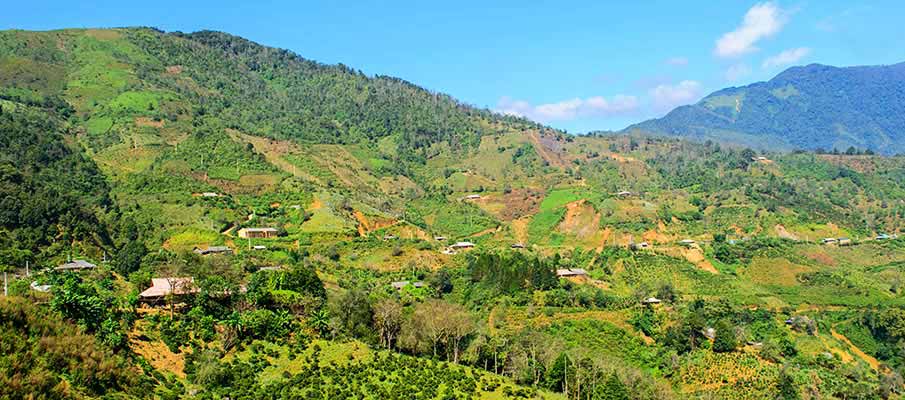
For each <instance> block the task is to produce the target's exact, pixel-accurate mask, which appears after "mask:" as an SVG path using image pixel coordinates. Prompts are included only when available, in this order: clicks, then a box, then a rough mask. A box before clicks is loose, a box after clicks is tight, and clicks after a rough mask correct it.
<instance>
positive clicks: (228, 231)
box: [220, 222, 237, 236]
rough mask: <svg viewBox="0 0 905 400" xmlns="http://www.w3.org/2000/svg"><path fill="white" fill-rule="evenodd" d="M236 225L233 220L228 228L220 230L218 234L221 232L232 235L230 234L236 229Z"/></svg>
mask: <svg viewBox="0 0 905 400" xmlns="http://www.w3.org/2000/svg"><path fill="white" fill-rule="evenodd" d="M236 225H237V223H236V222H233V224H232V225H230V226H229V228H226V229H225V230H223V232H220V234H221V235H226V236H232V235H233V230H234V229H236Z"/></svg>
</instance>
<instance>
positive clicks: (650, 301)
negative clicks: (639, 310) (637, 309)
mask: <svg viewBox="0 0 905 400" xmlns="http://www.w3.org/2000/svg"><path fill="white" fill-rule="evenodd" d="M641 303H643V304H660V303H662V301H661V300H660V299H658V298H656V297H648V298H646V299H644V300H641Z"/></svg>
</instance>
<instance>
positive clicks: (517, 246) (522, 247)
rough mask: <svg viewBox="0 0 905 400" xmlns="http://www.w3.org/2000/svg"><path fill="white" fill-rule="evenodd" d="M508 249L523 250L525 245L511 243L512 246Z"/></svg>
mask: <svg viewBox="0 0 905 400" xmlns="http://www.w3.org/2000/svg"><path fill="white" fill-rule="evenodd" d="M509 247H510V248H513V249H524V248H525V245H524V244H523V243H513V244H512V245H511V246H509Z"/></svg>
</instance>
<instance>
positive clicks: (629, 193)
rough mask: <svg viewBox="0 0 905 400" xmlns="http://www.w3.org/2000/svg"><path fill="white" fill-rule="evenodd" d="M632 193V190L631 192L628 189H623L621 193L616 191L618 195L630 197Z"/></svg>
mask: <svg viewBox="0 0 905 400" xmlns="http://www.w3.org/2000/svg"><path fill="white" fill-rule="evenodd" d="M631 195H632V192H629V191H627V190H623V191H621V192H619V193H616V196H619V197H629V196H631Z"/></svg>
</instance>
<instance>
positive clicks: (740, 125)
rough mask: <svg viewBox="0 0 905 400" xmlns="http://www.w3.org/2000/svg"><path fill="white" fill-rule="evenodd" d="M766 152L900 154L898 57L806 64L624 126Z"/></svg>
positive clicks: (903, 71) (904, 125) (902, 102)
mask: <svg viewBox="0 0 905 400" xmlns="http://www.w3.org/2000/svg"><path fill="white" fill-rule="evenodd" d="M626 131H643V132H647V133H652V134H658V135H667V136H681V137H686V138H691V139H697V140H715V141H720V142H726V143H735V144H740V145H745V146H751V147H756V148H766V149H807V150H817V149H825V150H831V149H834V148H837V149H841V150H844V149H847V148H848V147H852V146H853V147H855V148H858V149H870V150H873V151H875V152H878V153H881V154H896V153H902V152H905V62H903V63H898V64H893V65H881V66H854V67H835V66H831V65H824V64H808V65H804V66H796V67H791V68H788V69H786V70H785V71H783V72H781V73H779V74H778V75H776V76H775V77H774V78H773V79H770V80H769V81H766V82H756V83H753V84H750V85H747V86H742V87H729V88H725V89H721V90H718V91H716V92H713V93H711V94H710V95H708V96H706V97H704V98H703V99H701V101H699V102H698V103H696V104H693V105H688V106H682V107H678V108H676V109H675V110H673V111H671V112H670V113H668V114H667V115H666V116H664V117H663V118H659V119H652V120H649V121H644V122H641V123H639V124H636V125H633V126H630V127H628V128H626Z"/></svg>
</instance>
